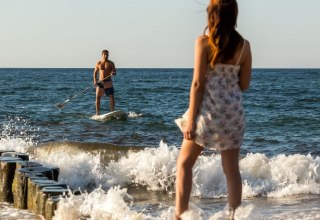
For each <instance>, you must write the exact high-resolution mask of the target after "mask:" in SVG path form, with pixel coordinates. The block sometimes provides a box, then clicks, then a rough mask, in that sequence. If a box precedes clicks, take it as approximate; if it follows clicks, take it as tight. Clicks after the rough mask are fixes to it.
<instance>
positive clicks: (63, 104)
mask: <svg viewBox="0 0 320 220" xmlns="http://www.w3.org/2000/svg"><path fill="white" fill-rule="evenodd" d="M111 76H112V74H111V75H109V76H107V77H106V78H104V79H102V80H100V81H99V82H97V83H96V84H95V85H92V86H89V87H87V88H86V89H84V90H82V91H81V92H79V93H77V94H75V95H74V96H72V97H71V98H68V99H67V100H66V101H64V102H61V103H57V104H55V106H56V107H57V108H60V109H61V108H63V107H64V106H65V104H67V103H68V102H70V101H71V100H72V99H75V98H76V97H78V96H79V95H81V94H83V93H85V92H86V91H88V90H89V89H91V88H92V87H95V86H96V85H98V84H99V83H101V82H103V80H105V79H107V78H109V77H111Z"/></svg>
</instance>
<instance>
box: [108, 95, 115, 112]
mask: <svg viewBox="0 0 320 220" xmlns="http://www.w3.org/2000/svg"><path fill="white" fill-rule="evenodd" d="M109 97H110V110H111V111H112V112H113V111H114V96H113V95H110V96H109Z"/></svg>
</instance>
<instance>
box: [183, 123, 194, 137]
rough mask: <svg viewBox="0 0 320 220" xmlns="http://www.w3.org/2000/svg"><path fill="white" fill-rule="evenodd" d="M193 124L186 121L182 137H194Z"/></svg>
mask: <svg viewBox="0 0 320 220" xmlns="http://www.w3.org/2000/svg"><path fill="white" fill-rule="evenodd" d="M194 130H195V126H194V124H193V123H190V122H188V123H187V124H186V126H185V127H184V131H183V138H184V139H186V140H191V139H193V138H194Z"/></svg>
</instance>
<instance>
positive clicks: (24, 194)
mask: <svg viewBox="0 0 320 220" xmlns="http://www.w3.org/2000/svg"><path fill="white" fill-rule="evenodd" d="M0 164H1V166H0V201H1V202H8V203H13V206H14V207H15V208H18V209H28V210H30V211H32V212H34V213H35V214H37V215H42V216H44V217H45V219H46V220H51V219H52V217H53V216H54V211H55V210H56V209H57V204H58V202H59V200H60V199H61V196H66V195H67V194H68V193H69V191H70V190H69V189H68V187H67V185H66V184H64V183H61V182H58V176H59V168H58V167H49V166H43V165H42V164H40V163H37V162H34V161H29V155H27V154H24V153H18V152H15V151H3V150H2V151H1V150H0Z"/></svg>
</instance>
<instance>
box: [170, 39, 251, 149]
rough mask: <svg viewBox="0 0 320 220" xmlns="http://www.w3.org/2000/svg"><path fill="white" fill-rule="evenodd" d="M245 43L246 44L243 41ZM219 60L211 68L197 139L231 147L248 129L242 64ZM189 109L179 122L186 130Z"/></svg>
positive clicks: (209, 145) (217, 146)
mask: <svg viewBox="0 0 320 220" xmlns="http://www.w3.org/2000/svg"><path fill="white" fill-rule="evenodd" d="M243 47H244V44H243ZM242 52H243V48H242V51H241V54H240V57H239V59H238V61H237V63H236V65H232V64H217V65H215V67H214V68H213V69H212V68H208V69H207V73H206V83H205V89H204V93H203V96H202V101H201V104H200V106H199V110H198V114H197V118H196V129H195V142H196V143H197V144H199V145H200V146H203V147H206V148H209V149H215V150H229V149H235V148H240V145H241V144H242V141H243V135H244V130H245V118H244V111H243V107H242V92H241V89H240V87H239V84H238V82H239V71H240V66H239V65H237V64H238V62H239V60H240V58H241V55H242ZM187 117H188V111H187V112H186V113H185V114H184V115H183V116H182V118H179V119H176V120H175V122H176V124H177V125H178V127H179V128H180V129H181V131H183V127H184V125H185V123H186V121H187Z"/></svg>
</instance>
